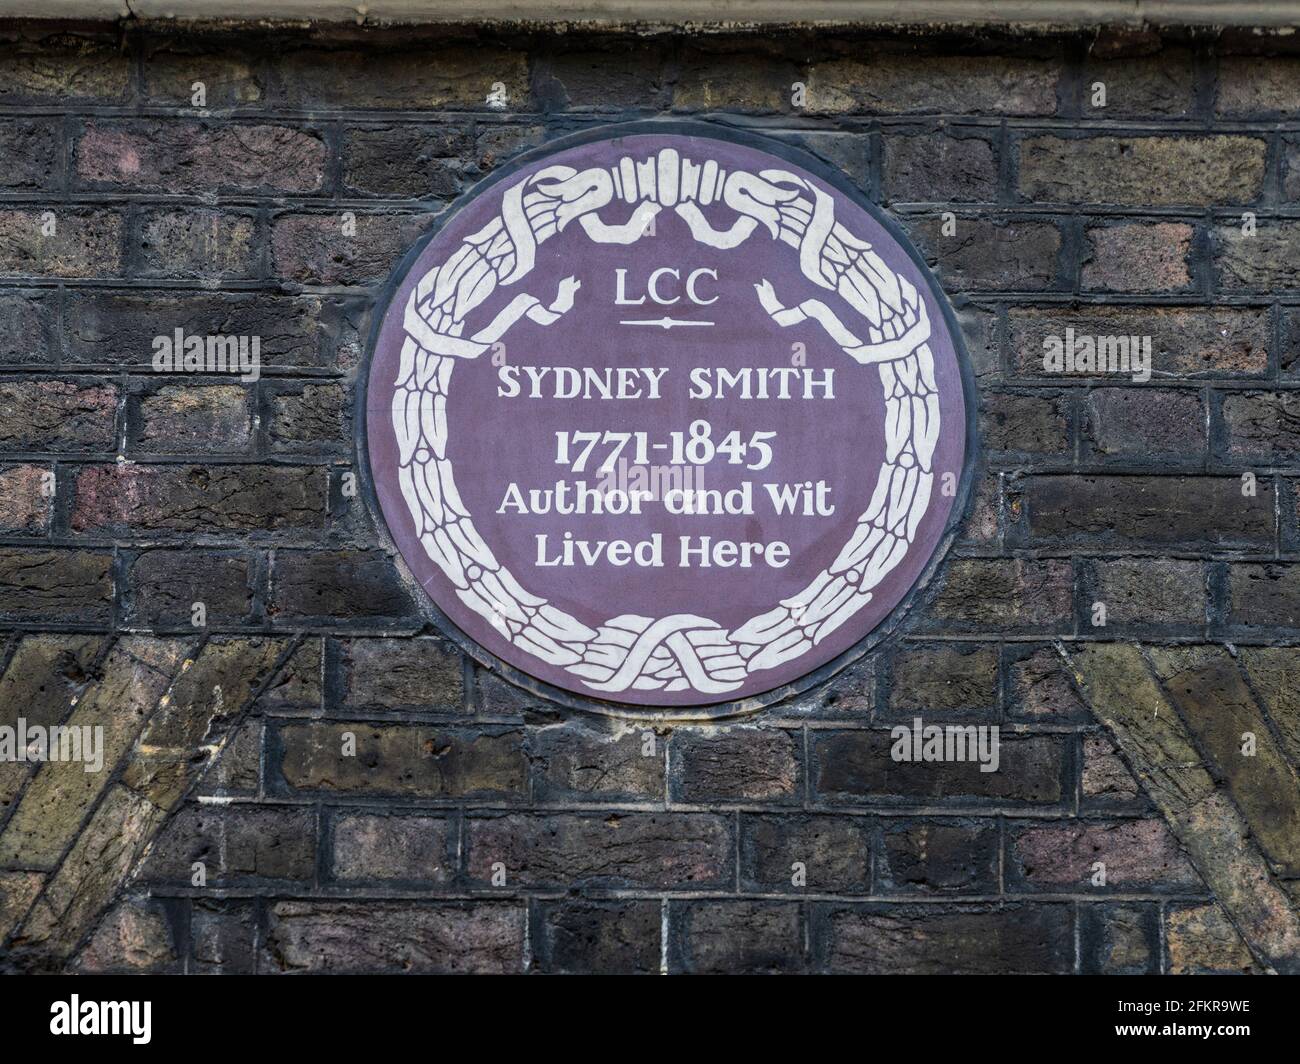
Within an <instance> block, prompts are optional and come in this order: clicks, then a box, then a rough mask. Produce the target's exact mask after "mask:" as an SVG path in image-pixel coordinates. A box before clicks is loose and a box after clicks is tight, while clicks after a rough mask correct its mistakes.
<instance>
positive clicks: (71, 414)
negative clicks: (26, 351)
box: [0, 379, 118, 453]
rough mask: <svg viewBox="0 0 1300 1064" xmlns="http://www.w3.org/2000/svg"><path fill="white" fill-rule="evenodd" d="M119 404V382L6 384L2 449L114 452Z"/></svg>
mask: <svg viewBox="0 0 1300 1064" xmlns="http://www.w3.org/2000/svg"><path fill="white" fill-rule="evenodd" d="M117 401H118V391H117V387H116V386H115V385H113V384H100V383H92V382H89V381H59V380H12V379H11V380H7V381H0V450H8V451H58V452H61V453H69V452H71V453H76V452H78V451H108V450H112V449H113V447H114V444H115V442H116V432H115V428H114V425H115V422H116V417H117Z"/></svg>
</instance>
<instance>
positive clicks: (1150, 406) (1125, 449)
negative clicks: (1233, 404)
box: [1083, 388, 1206, 463]
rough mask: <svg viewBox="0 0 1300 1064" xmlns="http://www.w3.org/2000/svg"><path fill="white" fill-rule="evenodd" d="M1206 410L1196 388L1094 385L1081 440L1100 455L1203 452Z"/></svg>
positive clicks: (1187, 457) (1186, 456)
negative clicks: (1103, 386)
mask: <svg viewBox="0 0 1300 1064" xmlns="http://www.w3.org/2000/svg"><path fill="white" fill-rule="evenodd" d="M1205 432H1206V427H1205V409H1204V405H1203V404H1202V402H1201V396H1200V393H1198V392H1193V391H1186V390H1182V389H1178V390H1175V389H1172V388H1097V389H1095V390H1093V391H1090V392H1089V393H1088V397H1087V399H1086V400H1085V401H1084V405H1083V439H1084V445H1085V446H1086V447H1088V448H1090V449H1091V450H1092V452H1093V453H1094V454H1095V455H1096V456H1097V457H1099V458H1130V459H1134V458H1136V459H1141V458H1151V459H1155V458H1158V459H1160V460H1161V461H1162V462H1165V463H1168V462H1169V461H1170V460H1180V461H1183V462H1199V461H1202V460H1203V459H1204V457H1205V450H1206V443H1205Z"/></svg>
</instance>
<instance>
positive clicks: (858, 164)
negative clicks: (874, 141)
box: [780, 130, 871, 189]
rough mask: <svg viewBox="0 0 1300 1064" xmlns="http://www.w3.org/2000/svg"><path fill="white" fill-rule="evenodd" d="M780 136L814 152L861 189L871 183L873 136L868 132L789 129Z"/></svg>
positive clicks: (805, 149)
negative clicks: (795, 130) (789, 130)
mask: <svg viewBox="0 0 1300 1064" xmlns="http://www.w3.org/2000/svg"><path fill="white" fill-rule="evenodd" d="M780 139H782V140H787V141H789V142H790V143H792V144H794V145H796V146H798V147H800V148H802V149H803V150H804V151H807V152H811V153H812V154H813V155H815V156H817V157H818V158H819V159H821V160H823V161H824V162H826V163H829V164H830V165H831V166H832V167H834V168H835V169H837V170H840V171H842V172H843V173H844V175H845V176H846V177H847V178H848V179H849V180H850V181H851V182H852V183H853V184H855V185H857V186H858V187H859V188H861V189H868V188H870V187H871V140H870V138H869V137H868V135H867V134H865V133H859V132H844V133H838V132H837V133H827V132H817V131H811V130H809V131H803V130H800V131H798V132H793V131H792V132H789V133H784V134H781V137H780Z"/></svg>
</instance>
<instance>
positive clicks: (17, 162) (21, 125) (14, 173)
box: [0, 118, 63, 191]
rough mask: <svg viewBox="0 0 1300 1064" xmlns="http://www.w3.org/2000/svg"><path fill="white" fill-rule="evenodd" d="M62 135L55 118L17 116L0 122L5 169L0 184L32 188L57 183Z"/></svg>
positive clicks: (53, 186) (41, 188)
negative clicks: (17, 117)
mask: <svg viewBox="0 0 1300 1064" xmlns="http://www.w3.org/2000/svg"><path fill="white" fill-rule="evenodd" d="M62 144H63V136H62V134H61V133H60V132H59V123H58V120H57V119H55V118H19V119H8V120H6V121H4V122H0V155H3V158H4V160H5V170H4V173H3V174H0V186H3V187H4V188H8V189H23V190H28V189H30V190H33V191H43V190H52V189H54V188H56V187H57V186H58V183H59V175H60V170H61V161H60V154H61V150H62Z"/></svg>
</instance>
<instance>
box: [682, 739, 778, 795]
mask: <svg viewBox="0 0 1300 1064" xmlns="http://www.w3.org/2000/svg"><path fill="white" fill-rule="evenodd" d="M801 753H802V745H801V743H800V741H799V738H798V736H797V735H796V734H791V733H790V732H786V731H777V730H776V729H771V728H732V729H730V730H726V731H721V730H714V729H709V730H705V731H696V730H690V729H685V728H679V729H677V730H676V731H674V732H673V736H672V741H671V744H670V746H669V754H668V757H669V763H670V765H671V771H670V776H669V779H670V784H669V787H670V791H671V793H672V796H673V798H674V800H676V801H679V802H690V803H703V802H751V801H768V802H772V801H788V800H792V799H795V798H797V797H798V796H799V786H800V772H799V765H800V761H801V760H802V758H801Z"/></svg>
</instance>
